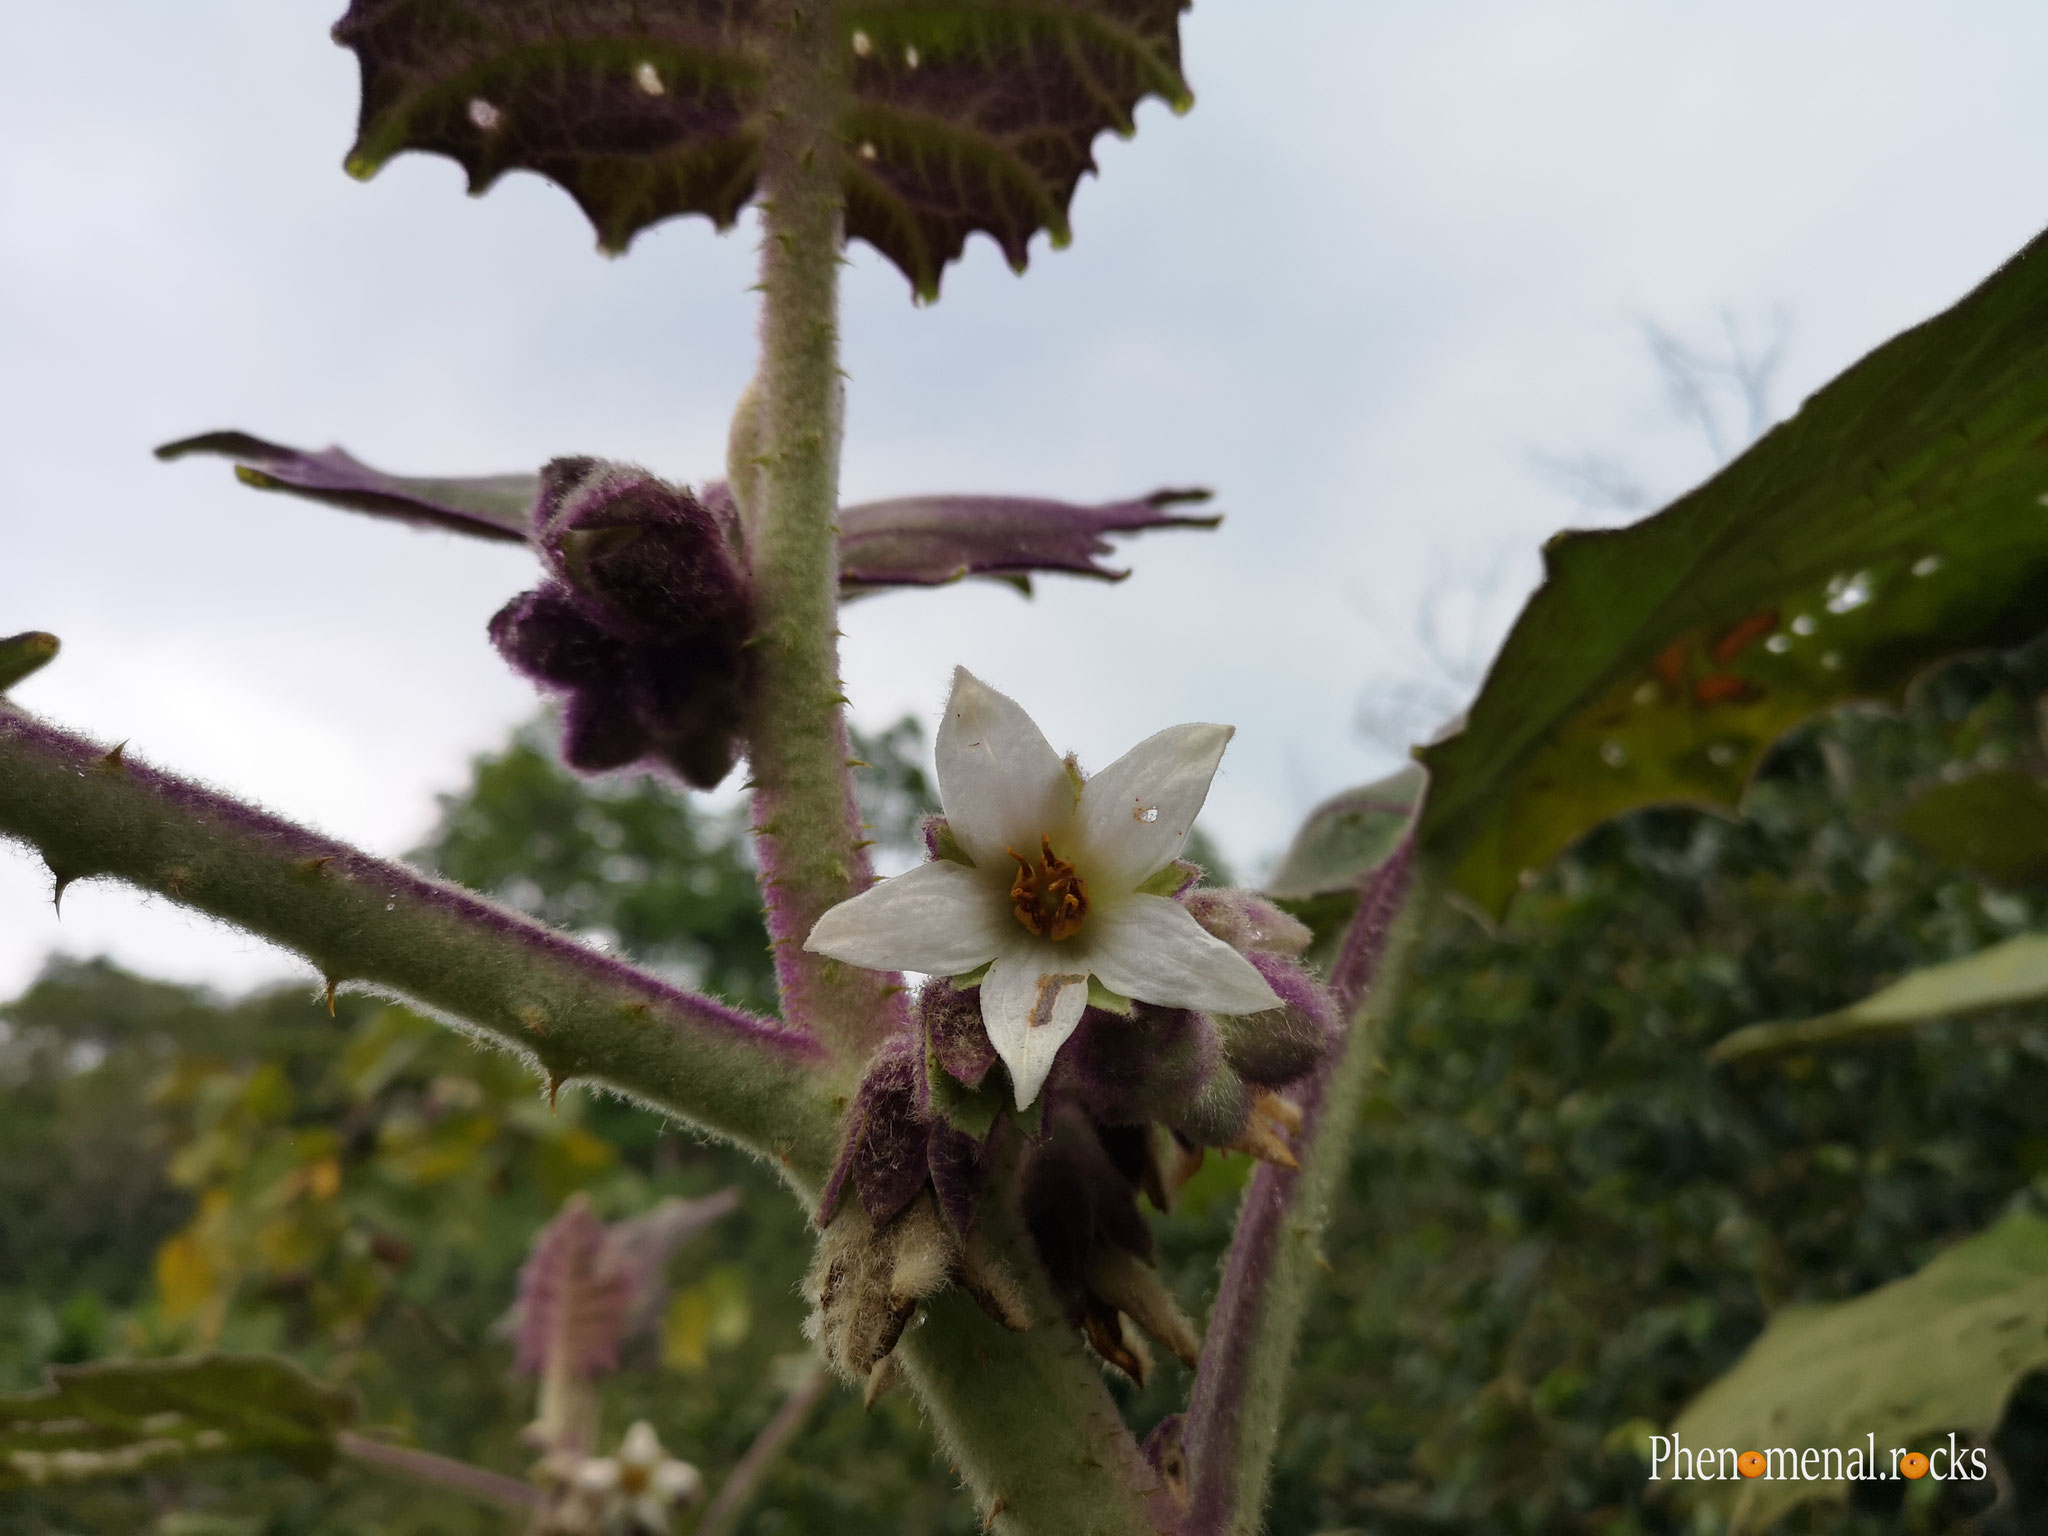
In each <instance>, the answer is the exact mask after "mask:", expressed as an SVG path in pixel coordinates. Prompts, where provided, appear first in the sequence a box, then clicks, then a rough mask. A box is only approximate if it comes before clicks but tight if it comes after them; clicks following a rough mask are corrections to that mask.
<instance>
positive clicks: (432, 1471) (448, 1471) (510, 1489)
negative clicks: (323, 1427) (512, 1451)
mask: <svg viewBox="0 0 2048 1536" xmlns="http://www.w3.org/2000/svg"><path fill="white" fill-rule="evenodd" d="M334 1443H335V1447H336V1449H338V1450H339V1451H340V1452H341V1454H342V1455H344V1456H347V1457H349V1458H350V1459H352V1460H355V1461H360V1462H361V1463H363V1465H365V1466H369V1467H376V1468H377V1469H378V1470H380V1471H384V1472H396V1473H398V1474H399V1475H400V1476H403V1477H410V1478H412V1479H414V1480H415V1481H417V1482H422V1483H431V1484H432V1485H433V1486H434V1487H436V1488H445V1489H447V1490H448V1491H449V1492H451V1493H466V1494H468V1495H469V1496H470V1497H471V1498H473V1499H479V1500H481V1501H482V1502H484V1503H486V1504H495V1505H497V1506H498V1508H500V1509H509V1510H512V1511H514V1512H516V1513H520V1514H523V1513H525V1512H526V1511H527V1510H529V1509H531V1508H533V1506H534V1505H536V1504H538V1503H539V1502H540V1490H539V1489H538V1488H536V1487H534V1486H533V1484H531V1483H523V1482H521V1481H520V1480H519V1479H518V1478H516V1477H507V1476H505V1475H504V1474H503V1473H502V1472H492V1471H490V1470H489V1469H488V1468H485V1467H478V1466H472V1465H471V1464H470V1463H469V1462H466V1461H457V1460H456V1459H455V1458H454V1457H452V1456H437V1455H435V1454H434V1453H433V1452H432V1451H416V1450H413V1449H411V1448H410V1447H408V1446H403V1445H386V1444H385V1443H384V1442H383V1441H382V1440H372V1439H370V1438H369V1437H368V1436H366V1435H358V1434H352V1433H350V1432H349V1431H348V1430H343V1431H342V1432H341V1433H340V1434H338V1435H336V1436H335V1437H334Z"/></svg>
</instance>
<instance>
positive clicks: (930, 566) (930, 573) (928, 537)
mask: <svg viewBox="0 0 2048 1536" xmlns="http://www.w3.org/2000/svg"><path fill="white" fill-rule="evenodd" d="M1208 499H1209V493H1208V492H1207V491H1205V490H1161V491H1154V492H1153V493H1152V494H1151V495H1149V496H1141V497H1138V498H1135V499H1133V500H1130V501H1111V502H1103V503H1100V504H1098V505H1094V506H1084V505H1081V504H1079V503H1076V502H1071V501H1052V500H1047V499H1044V498H1039V497H1028V496H904V497H898V498H896V499H894V500H890V501H869V502H862V503H861V504H859V505H858V506H852V507H846V508H843V509H842V510H841V511H840V514H839V579H840V584H841V586H842V587H843V588H845V589H846V591H847V593H848V595H849V596H853V595H858V594H859V593H861V592H864V591H873V590H876V589H879V588H883V587H909V586H916V587H928V586H940V585H943V584H944V583H947V582H952V581H958V580H960V579H961V578H962V577H965V576H1004V577H1016V576H1026V575H1029V574H1030V573H1031V572H1033V571H1064V572H1067V573H1069V574H1071V575H1075V576H1093V577H1095V578H1097V579H1098V580H1102V581H1122V580H1123V579H1124V577H1126V576H1128V575H1129V574H1130V572H1129V571H1119V570H1116V569H1114V568H1112V567H1110V566H1106V565H1104V564H1103V563H1102V560H1101V557H1102V556H1103V555H1106V554H1108V553H1109V552H1110V548H1111V546H1110V544H1109V541H1108V538H1107V535H1109V534H1112V533H1142V532H1144V531H1146V530H1147V529H1152V528H1214V527H1215V526H1216V525H1217V524H1218V523H1220V522H1222V521H1223V519H1222V518H1221V517H1220V516H1203V517H1191V516H1187V515H1184V514H1180V513H1174V512H1169V511H1168V510H1167V508H1169V507H1173V506H1178V505H1182V504H1185V503H1189V502H1204V501H1207V500H1208ZM1025 590H1026V591H1029V588H1028V587H1027V588H1026V589H1025Z"/></svg>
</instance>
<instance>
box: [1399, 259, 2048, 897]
mask: <svg viewBox="0 0 2048 1536" xmlns="http://www.w3.org/2000/svg"><path fill="white" fill-rule="evenodd" d="M2044 493H2048V240H2041V239H2037V240H2036V241H2035V242H2034V243H2033V244H2032V245H2030V246H2028V247H2027V249H2026V250H2024V251H2022V252H2021V253H2020V254H2019V255H2018V256H2017V257H2015V258H2014V259H2013V260H2012V261H2011V262H2010V263H2008V264H2007V265H2006V266H2005V267H2003V268H2002V269H2000V270H1999V271H1998V272H1997V273H1995V274H1994V275H1993V276H1992V277H1991V278H1990V279H1989V280H1988V281H1986V282H1985V283H1984V284H1983V285H1982V286H1981V287H1980V288H1978V289H1977V290H1976V291H1975V292H1974V293H1972V294H1970V295H1969V296H1968V297H1966V298H1965V299H1963V300H1962V302H1961V303H1959V304H1957V305H1956V306H1955V307H1954V308H1953V309H1951V310H1949V311H1947V312H1946V313H1945V314H1942V315H1939V316H1937V317H1935V318H1934V319H1932V320H1930V321H1927V322H1926V323H1925V324H1923V325H1920V326H1917V327H1915V328H1914V329H1912V330H1910V331H1907V332H1905V333H1904V334H1903V335H1900V336H1898V337H1895V338H1894V339H1893V340H1891V341H1889V342H1887V343H1886V344H1885V345H1884V346H1882V347H1880V348H1878V349H1877V351H1875V352H1873V353H1871V354H1870V356H1868V357H1866V358H1864V359H1863V360H1862V361H1861V362H1859V363H1857V364H1856V365H1855V366H1854V367H1852V368H1850V369H1849V370H1848V371H1847V372H1846V373H1843V374H1842V375H1841V376H1840V377H1839V378H1837V379H1835V380H1834V381H1833V382H1832V383H1830V384H1828V385H1827V386H1826V387H1824V388H1823V389H1821V390H1820V392H1819V393H1817V394H1816V395H1814V396H1813V397H1812V398H1811V399H1809V400H1808V401H1807V402H1806V404H1805V405H1804V406H1803V407H1802V408H1801V409H1800V411H1799V413H1798V414H1797V415H1795V416H1794V417H1793V418H1792V419H1791V420H1789V421H1787V422H1785V423H1783V424H1782V425H1781V426H1778V427H1777V428H1775V429H1773V430H1772V431H1771V432H1770V433H1768V434H1767V435H1766V436H1765V437H1763V438H1762V439H1761V440H1760V441H1759V442H1757V443H1756V445H1755V446H1754V447H1752V448H1751V449H1750V450H1749V451H1748V452H1747V453H1745V454H1743V455H1742V457H1740V458H1739V459H1737V460H1735V461H1734V462H1733V463H1732V464H1730V465H1728V466H1727V468H1725V469H1723V470H1722V471H1721V472H1720V473H1719V474H1717V475H1716V476H1715V477H1714V478H1713V479H1711V480H1709V481H1708V482H1707V483H1706V484H1705V485H1703V486H1701V487H1700V488H1699V489H1698V490H1695V491H1693V492H1692V493H1691V494H1689V495H1687V496H1684V497H1681V498H1680V499H1679V500H1678V501H1676V502H1674V503H1673V504H1672V505H1671V506H1670V507H1668V508H1666V509H1665V510H1664V511H1662V512H1660V513H1658V514H1657V515H1655V516H1654V517H1651V518H1648V519H1646V520H1645V521H1643V522H1640V523H1638V524H1636V525H1635V526H1633V527H1630V528H1624V529H1621V530H1618V531H1615V532H1603V533H1565V534H1560V535H1559V536H1558V537H1556V538H1555V539H1553V540H1551V542H1550V544H1549V545H1548V546H1547V547H1546V549H1545V551H1544V554H1545V579H1544V583H1543V586H1542V587H1541V588H1540V589H1539V590H1538V591H1537V593H1536V595H1535V596H1534V597H1533V598H1531V599H1530V601H1529V604H1528V606H1527V607H1526V608H1524V609H1523V611H1522V615H1521V617H1520V618H1519V619H1518V620H1517V621H1516V623H1515V627H1514V629H1513V631H1512V632H1511V633H1510V634H1509V636H1508V639H1507V643H1506V645H1505V646H1504V647H1503V648H1502V650H1501V653H1500V655H1499V657H1498V658H1497V659H1496V660H1495V662H1494V664H1493V668H1492V670H1491V671H1490V672H1489V673H1488V674H1487V678H1486V682H1485V685H1484V686H1483V687H1482V689H1481V690H1480V694H1479V697H1478V699H1477V700H1476V701H1475V702H1474V704H1473V706H1472V710H1471V714H1470V717H1469V720H1468V722H1467V723H1466V725H1465V727H1464V729H1462V730H1461V731H1459V732H1458V733H1457V734H1456V735H1454V736H1451V737H1449V738H1447V739H1445V740H1443V741H1441V742H1439V743H1437V744H1436V745H1434V746H1432V747H1430V748H1428V749H1426V750H1425V751H1424V752H1423V753H1422V754H1421V757H1422V760H1423V761H1424V762H1425V763H1426V764H1427V765H1428V768H1429V771H1430V778H1431V787H1430V794H1429V799H1428V803H1427V806H1426V808H1425V810H1424V813H1423V821H1422V838H1423V845H1424V848H1425V849H1426V851H1427V852H1428V854H1429V856H1430V857H1432V858H1433V859H1434V860H1435V861H1436V862H1437V863H1438V864H1439V865H1440V866H1441V867H1443V868H1445V869H1446V871H1447V873H1448V876H1449V879H1450V883H1451V886H1452V888H1453V889H1454V890H1455V891H1457V892H1458V893H1459V894H1461V895H1462V896H1464V897H1465V898H1466V899H1468V900H1470V901H1471V902H1473V903H1474V904H1475V905H1477V906H1478V907H1480V908H1481V909H1483V910H1485V911H1488V912H1491V913H1495V914H1498V913H1500V912H1503V911H1504V910H1505V909H1506V907H1507V904H1508V902H1509V900H1510V899H1511V898H1512V897H1513V895H1514V893H1515V891H1516V889H1517V888H1518V886H1519V885H1521V884H1522V883H1524V882H1525V881H1527V880H1528V879H1531V878H1533V877H1534V872H1535V871H1537V870H1538V869H1540V868H1541V867H1542V866H1543V865H1544V864H1545V863H1546V862H1547V861H1548V860H1550V859H1551V858H1552V857H1554V856H1555V855H1556V854H1558V853H1559V852H1561V851H1562V850H1563V849H1564V848H1566V847H1567V846H1568V845H1570V844H1571V843H1572V842H1573V841H1574V840H1575V839H1577V838H1578V837H1579V836H1580V835H1581V834H1582V833H1584V832H1586V831H1587V830H1588V829H1590V828H1592V827H1594V826H1596V825H1598V824H1599V823H1600V822H1602V821H1605V820H1607V819H1609V818H1611V817H1614V816H1619V815H1621V814H1622V813H1624V812H1626V811H1630V810H1634V809H1636V808H1637V807H1639V806H1645V805H1653V804H1658V803H1684V804H1693V805H1701V806H1710V807H1723V808H1732V807H1734V806H1736V805H1737V804H1739V802H1740V800H1741V797H1742V794H1743V790H1744V787H1745V786H1746V784H1747V783H1748V780H1749V777H1750V774H1751V773H1752V772H1753V771H1754V769H1755V767H1756V765H1757V762H1758V760H1759V759H1760V758H1761V757H1762V756H1763V753H1764V751H1765V749H1766V748H1767V747H1768V746H1769V745H1770V744H1771V742H1773V741H1774V740H1776V739H1777V738H1778V737H1779V736H1781V735H1782V734H1784V732H1785V731H1787V730H1789V729H1790V728H1791V727H1792V726H1794V725H1796V724H1798V723H1799V722H1800V721H1802V720H1804V719H1806V718H1807V717H1809V716H1811V715H1813V714H1815V713H1817V712H1819V711H1821V710H1824V709H1828V708H1831V707H1833V706H1834V705H1837V704H1840V703H1842V702H1844V701H1846V700H1849V699H1857V698H1863V699H1883V700H1895V699H1897V698H1898V697H1899V696H1900V694H1901V693H1902V692H1903V690H1904V689H1905V687H1906V685H1907V684H1908V683H1909V682H1910V681H1911V680H1912V678H1913V677H1914V676H1915V675H1916V674H1917V673H1919V672H1920V671H1921V670H1922V669H1923V668H1925V667H1927V666H1928V665H1929V664H1930V663H1932V662H1934V661H1937V660H1939V659H1940V658H1942V657H1944V656H1947V655H1949V654H1951V653H1953V652H1955V651H1958V650H1963V649H1967V648H1972V647H1980V646H1992V645H2006V644H2013V643H2017V642H2018V641H2021V640H2024V639H2026V638H2028V637H2030V636H2031V635H2033V634H2034V633H2036V632H2037V631H2039V630H2040V629H2041V628H2042V627H2043V624H2044V620H2048V495H2044Z"/></svg>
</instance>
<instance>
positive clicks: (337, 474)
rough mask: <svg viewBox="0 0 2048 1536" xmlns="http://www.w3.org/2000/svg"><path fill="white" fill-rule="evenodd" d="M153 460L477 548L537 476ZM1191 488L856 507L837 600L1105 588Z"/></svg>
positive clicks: (330, 453) (494, 535)
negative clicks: (941, 589) (1130, 536)
mask: <svg viewBox="0 0 2048 1536" xmlns="http://www.w3.org/2000/svg"><path fill="white" fill-rule="evenodd" d="M156 453H157V457H158V458H160V459H177V458H183V457H184V456H185V455H187V454H193V453H216V454H221V455H224V456H225V457H228V458H231V459H233V460H235V461H236V462H235V473H236V475H237V476H238V477H239V478H240V479H241V480H242V481H243V482H244V483H245V484H249V485H254V486H256V487H258V488H259V489H262V490H271V491H291V492H294V493H296V494H298V495H301V496H307V497H311V498H312V499H313V500H316V501H323V502H327V503H329V504H330V505H334V506H341V507H347V508H349V509H351V510H352V511H357V512H366V513H368V514H370V515H371V516H373V517H387V518H392V519H395V520H396V521H399V522H404V523H412V524H414V525H416V526H421V527H431V528H442V529H446V530H449V531H451V532H455V533H467V534H473V535H475V536H477V537H479V538H486V539H495V540H501V541H521V540H525V539H526V538H527V537H528V532H529V527H530V522H531V516H532V510H533V507H534V505H535V503H536V501H537V499H538V497H539V493H540V486H541V478H540V476H539V475H479V476H473V477H468V478H464V477H449V478H441V479H432V478H427V477H416V476H404V475H391V474H386V473H385V472H384V471H383V470H380V469H375V468H372V467H371V466H370V465H368V464H365V463H363V462H362V461H361V460H360V459H357V458H356V457H354V456H353V455H352V454H350V453H348V452H347V450H345V449H342V448H327V449H323V450H321V451H320V452H318V453H311V452H307V451H306V450H304V449H299V448H289V447H286V446H284V445H282V444H278V443H272V442H267V441H265V440H264V439H262V438H260V437H252V436H251V435H249V434H248V433H246V432H207V433H202V434H201V435H200V436H198V437H188V438H185V439H182V440H181V441H179V442H175V443H166V444H164V446H163V447H161V448H159V449H157V451H156ZM1208 499H1209V492H1207V491H1205V490H1198V489H1184V490H1173V489H1168V490H1159V491H1154V492H1153V493H1152V494H1151V495H1149V496H1139V497H1134V498H1132V499H1130V500H1128V501H1109V502H1100V503H1095V504H1085V503H1080V502H1071V501H1056V500H1053V499H1051V498H1047V497H1032V496H967V495H935V496H900V497H894V498H891V499H890V500H887V501H865V502H858V503H856V504H855V505H853V506H850V507H842V508H841V509H840V512H839V564H840V591H841V594H842V595H843V596H846V597H849V598H850V597H859V596H862V595H864V594H866V593H870V592H879V591H883V590H885V589H887V588H889V587H931V586H942V585H944V584H946V583H948V582H954V581H959V580H961V579H963V578H965V577H969V576H986V577H991V578H994V579H997V580H1004V581H1011V582H1014V583H1016V584H1017V585H1019V586H1021V587H1022V588H1023V590H1024V591H1025V592H1026V593H1029V591H1030V577H1031V575H1032V574H1033V573H1034V572H1040V571H1049V572H1063V573H1066V574H1068V575H1074V576H1089V577H1093V578H1095V579H1097V580H1100V581H1121V580H1123V579H1124V577H1126V576H1127V575H1129V574H1130V573H1129V572H1128V571H1120V570H1117V569H1115V568H1114V567H1112V566H1108V565H1105V564H1103V563H1102V556H1104V555H1107V554H1108V553H1110V550H1111V548H1112V546H1111V545H1110V543H1109V535H1111V534H1118V533H1143V532H1146V531H1148V530H1150V529H1154V528H1214V527H1215V526H1216V525H1217V524H1219V523H1220V522H1222V521H1223V519H1222V517H1221V515H1220V514H1208V515H1202V516H1194V515H1189V514H1187V513H1181V512H1174V511H1171V510H1169V509H1170V508H1173V507H1177V506H1186V505H1189V504H1196V503H1201V502H1205V501H1207V500H1208ZM698 500H699V501H700V502H701V503H702V504H703V505H704V506H705V507H706V508H708V509H711V511H712V512H713V513H714V514H720V515H724V514H725V512H726V509H729V508H730V505H731V493H730V491H729V490H728V489H727V488H726V485H725V483H724V482H723V481H717V480H714V481H711V482H709V483H708V484H706V485H705V486H704V487H703V489H702V492H701V493H700V495H699V497H698Z"/></svg>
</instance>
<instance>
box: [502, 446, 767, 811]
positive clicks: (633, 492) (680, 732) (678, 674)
mask: <svg viewBox="0 0 2048 1536" xmlns="http://www.w3.org/2000/svg"><path fill="white" fill-rule="evenodd" d="M533 542H534V545H535V548H536V549H537V550H538V551H539V553H540V556H541V558H542V560H543V561H545V562H546V564H547V567H548V569H549V571H550V572H551V574H552V578H553V579H551V580H549V581H548V582H546V583H545V584H543V585H542V586H541V587H540V588H538V589H537V590H535V591H532V592H527V593H524V594H522V595H521V596H519V597H516V598H514V599H513V600H512V601H511V602H510V603H508V604H507V605H506V606H505V607H504V608H503V609H502V610H500V611H499V613H498V615H497V616H496V617H495V618H494V619H492V620H491V639H492V641H493V642H494V643H495V644H496V645H497V647H498V650H499V652H500V653H501V654H502V655H503V656H504V657H505V659H506V660H507V661H509V662H510V663H511V664H512V665H513V666H514V667H516V668H517V669H518V670H519V671H521V672H523V673H525V674H526V675H527V676H528V677H530V678H532V679H533V680H534V681H535V682H537V683H540V684H541V685H543V686H544V687H547V688H551V689H554V690H557V691H559V692H561V693H563V694H564V695H565V704H564V710H563V715H564V720H563V744H562V753H563V756H564V758H566V759H567V761H568V762H569V764H570V766H571V767H574V768H579V769H582V770H584V771H586V772H602V771H604V770H606V769H611V768H622V767H625V766H626V765H627V764H629V763H635V762H640V761H644V760H648V759H652V760H655V761H658V762H661V763H664V764H666V765H667V766H668V767H670V768H672V769H674V770H675V771H676V772H677V773H678V774H680V775H681V776H682V777H683V779H684V780H685V781H686V782H688V783H690V784H693V785H696V786H697V787H699V788H706V789H708V788H710V787H711V786H712V785H714V784H716V783H717V782H718V781H719V780H720V779H722V778H724V777H725V775H726V774H727V772H729V771H730V770H731V768H732V765H733V762H734V760H735V759H736V758H737V757H738V755H739V750H740V733H741V729H742V725H743V722H744V714H745V704H746V670H747V668H746V652H745V645H746V641H747V639H748V637H749V635H750V634H751V633H752V628H753V604H752V597H751V593H750V591H749V587H748V582H747V575H746V568H745V563H744V557H743V552H742V550H741V547H740V544H739V533H738V520H737V514H736V512H735V511H734V509H733V506H732V500H731V497H730V496H729V495H707V496H706V497H705V498H704V499H702V500H700V499H698V498H697V497H695V496H692V495H691V494H690V493H689V492H688V491H686V490H682V489H680V488H678V487H675V486H671V485H667V484H664V483H663V482H662V481H660V480H657V479H655V478H654V477H653V476H652V475H649V474H647V473H646V472H645V471H642V470H637V469H631V468H627V467H624V466H620V465H614V464H606V463H603V462H601V461H599V460H596V459H556V460H555V461H554V462H553V463H551V464H549V465H548V466H547V468H546V469H545V470H543V471H542V472H541V481H540V496H539V500H538V502H537V504H536V505H535V508H534V514H533Z"/></svg>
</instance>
